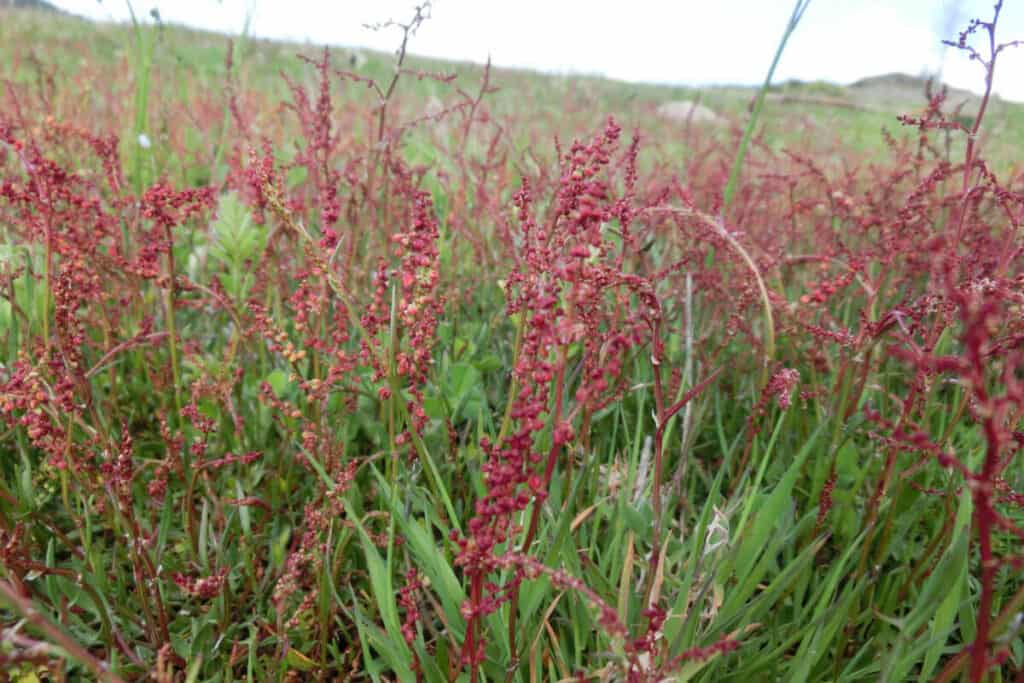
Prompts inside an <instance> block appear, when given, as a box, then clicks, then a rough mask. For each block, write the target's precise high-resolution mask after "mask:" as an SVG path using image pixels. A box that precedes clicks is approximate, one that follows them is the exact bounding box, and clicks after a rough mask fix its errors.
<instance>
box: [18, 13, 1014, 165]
mask: <svg viewBox="0 0 1024 683" xmlns="http://www.w3.org/2000/svg"><path fill="white" fill-rule="evenodd" d="M153 33H154V36H153V40H154V42H155V49H154V53H153V68H154V71H155V74H156V76H155V79H156V80H157V81H159V82H160V83H161V84H162V87H171V88H174V89H175V90H176V92H175V96H176V97H178V98H179V99H187V98H188V97H189V92H190V91H192V90H208V89H220V88H223V87H224V84H225V78H226V75H225V56H226V50H227V47H228V40H229V37H226V36H223V35H219V34H214V33H209V32H203V31H195V30H190V29H185V28H182V27H178V26H162V27H160V28H157V29H153ZM0 38H2V44H0V57H2V58H3V59H4V62H5V63H6V64H7V65H8V66H7V69H6V70H7V76H8V77H13V78H14V79H15V80H18V81H21V82H26V83H27V82H41V81H43V80H47V79H56V81H55V83H54V84H52V85H51V86H50V87H57V84H60V86H63V85H64V84H65V83H67V84H68V85H70V86H71V87H72V88H73V87H74V85H73V84H74V80H75V77H76V75H78V74H80V73H81V71H82V70H83V68H88V69H97V68H99V69H103V70H104V72H105V73H108V74H110V76H109V77H111V78H115V79H116V80H117V81H118V82H119V85H120V86H122V87H123V88H124V90H125V91H130V90H131V88H132V83H131V79H132V78H133V75H132V67H131V60H132V59H133V55H134V50H135V49H136V47H135V46H136V38H135V35H134V34H133V32H132V28H131V26H130V25H116V24H115V25H111V24H104V23H100V24H96V23H93V22H90V21H86V20H83V19H79V18H75V17H71V16H60V17H55V16H54V15H53V14H52V13H50V12H49V11H31V10H21V11H8V12H7V13H6V14H5V15H4V17H3V22H2V26H0ZM239 40H240V39H239V37H235V42H236V43H237V42H239ZM321 47H322V46H316V45H298V44H287V43H278V42H272V41H265V40H248V41H245V47H244V50H242V51H240V52H239V54H238V55H237V58H236V69H237V78H238V83H239V85H240V87H242V88H244V89H254V90H256V91H259V92H261V93H265V94H266V95H267V96H268V97H269V98H274V97H283V96H284V94H285V92H286V88H285V84H284V82H283V80H282V79H281V74H285V75H287V76H289V77H291V78H302V77H308V70H304V68H303V64H302V62H301V61H300V60H299V59H298V58H297V55H299V54H303V55H307V56H313V55H316V54H317V53H318V51H319V50H320V49H321ZM411 49H412V50H413V52H415V39H413V41H412V46H411ZM335 63H336V64H337V65H339V67H343V66H345V65H346V63H348V64H350V65H358V66H357V68H356V69H355V70H356V71H357V72H358V73H359V74H360V75H362V76H365V77H367V78H373V79H377V80H379V81H384V80H386V78H387V77H388V76H389V75H390V72H391V69H392V55H391V54H389V53H377V52H373V51H367V50H349V49H345V48H339V49H337V50H336V51H335ZM408 66H409V68H410V69H412V70H421V71H428V72H434V73H445V74H456V75H457V79H456V80H455V81H454V85H455V86H461V87H464V88H470V87H472V86H473V85H475V84H477V83H478V82H479V79H480V76H481V71H482V68H481V67H480V66H479V65H472V64H466V63H452V62H444V61H440V60H430V59H421V58H415V57H411V58H410V59H409V62H408ZM492 82H493V84H494V85H495V86H496V87H497V91H496V92H495V93H493V94H492V95H490V96H489V97H488V98H487V99H488V103H489V105H490V106H491V107H492V108H493V109H494V110H495V112H496V113H498V114H499V115H508V114H517V113H519V111H520V108H521V104H522V102H524V101H530V102H531V103H532V104H533V106H532V107H531V111H530V113H531V118H533V119H534V120H536V121H542V122H543V124H542V125H539V126H534V128H536V129H541V130H544V129H546V130H547V131H548V132H549V134H550V135H554V134H556V133H561V134H562V135H563V136H565V135H571V133H572V132H573V131H578V130H580V129H582V128H587V127H590V128H593V127H594V126H597V125H600V122H601V120H602V119H603V117H604V116H607V115H609V114H613V115H615V116H616V117H617V118H618V119H619V120H620V121H621V122H622V123H623V125H625V126H626V127H627V129H628V128H632V127H640V128H643V129H644V130H646V131H649V132H650V133H652V134H655V135H658V136H661V133H662V131H663V130H665V122H664V121H661V120H660V119H659V117H658V116H657V114H656V112H657V109H658V106H659V105H661V104H663V103H665V102H672V101H676V100H680V99H683V100H694V101H699V102H701V103H702V104H704V105H706V106H708V107H710V108H711V109H712V110H714V111H715V112H717V113H719V114H721V115H722V116H723V119H724V120H723V125H721V126H717V127H712V129H711V130H710V131H705V133H708V134H712V135H728V132H729V128H730V127H742V126H743V125H744V123H745V119H746V116H747V115H748V107H749V105H750V103H751V101H752V99H753V97H754V95H755V90H754V89H753V88H745V87H743V88H738V87H729V86H722V87H706V88H687V87H676V86H660V85H645V84H632V83H623V82H618V81H613V80H609V79H604V78H598V77H592V76H551V75H545V74H540V73H536V72H530V71H522V70H510V69H495V70H494V74H493V78H492ZM61 90H64V88H63V87H61ZM451 90H452V88H450V87H445V86H444V85H443V84H439V83H436V82H432V81H430V80H420V81H416V80H414V79H408V81H407V82H406V83H405V84H404V87H403V94H404V95H405V98H406V99H407V101H408V103H409V104H410V106H413V107H416V106H425V104H426V102H427V101H429V100H430V99H431V98H440V99H441V101H442V102H444V101H445V99H446V98H447V97H448V95H450V93H451ZM448 99H451V98H448ZM977 100H978V98H977V97H976V96H973V97H972V96H969V95H967V94H965V93H954V95H953V96H951V97H950V110H952V108H953V107H954V106H955V105H957V104H959V103H961V102H968V105H967V106H966V107H965V109H964V112H965V113H967V114H969V113H970V112H971V111H976V109H977ZM926 103H927V101H926V98H925V81H924V80H923V79H920V78H915V77H909V76H902V75H899V74H894V75H889V76H881V77H878V78H876V79H865V80H864V81H863V82H861V83H858V84H854V85H853V86H851V87H842V86H838V85H834V84H819V83H799V82H790V83H786V84H781V85H778V86H776V87H775V88H774V89H773V97H772V98H771V99H770V101H769V104H770V109H769V114H770V116H768V117H766V120H765V123H764V129H763V130H764V137H765V139H766V140H769V141H771V144H774V145H777V146H782V145H786V144H789V143H792V142H794V141H797V140H805V139H806V138H807V137H808V135H810V136H811V137H812V138H813V139H815V140H818V141H820V142H821V144H822V146H823V148H827V147H828V146H830V145H833V144H834V143H835V142H836V141H837V140H842V141H843V144H844V145H852V146H854V147H856V148H859V149H863V150H866V151H870V152H881V151H882V150H884V148H885V143H884V139H883V137H882V135H881V131H882V129H883V128H885V129H888V130H889V131H891V132H892V133H893V134H894V135H896V136H897V137H903V136H904V135H906V133H905V131H903V130H901V126H900V125H899V123H898V122H897V121H896V116H897V115H898V114H904V113H916V112H918V111H920V110H921V109H922V108H923V107H924V105H925V104H926ZM55 113H56V114H59V113H60V112H55ZM989 117H990V118H989V126H988V128H987V130H986V132H985V134H986V136H987V138H993V139H998V140H1000V144H998V145H993V146H992V149H991V150H990V158H991V159H992V161H993V163H996V164H997V165H1001V166H1005V165H1010V164H1015V163H1019V159H1018V158H1017V157H1016V156H1015V155H1013V154H1012V152H1011V150H1013V149H1016V148H1018V147H1019V146H1020V145H1021V144H1024V104H1017V103H1007V102H1002V101H999V100H998V99H996V100H995V101H994V103H993V105H992V107H991V109H990V112H989ZM670 128H671V127H670ZM675 128H676V129H677V130H676V132H678V128H679V126H675ZM665 133H666V134H667V136H669V137H678V135H672V133H673V131H672V130H665ZM668 149H669V151H671V152H672V153H674V154H676V153H677V154H679V155H680V156H683V155H685V150H683V149H682V148H674V147H671V146H670V147H669V148H668Z"/></svg>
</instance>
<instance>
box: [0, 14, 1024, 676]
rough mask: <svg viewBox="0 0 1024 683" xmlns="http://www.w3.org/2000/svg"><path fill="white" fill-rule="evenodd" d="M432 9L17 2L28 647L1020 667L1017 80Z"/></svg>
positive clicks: (100, 662) (201, 657)
mask: <svg viewBox="0 0 1024 683" xmlns="http://www.w3.org/2000/svg"><path fill="white" fill-rule="evenodd" d="M427 10H428V8H427V7H426V6H423V7H420V8H418V9H417V11H416V13H415V15H414V16H413V17H412V18H411V19H409V20H408V21H407V22H405V23H395V24H391V25H388V26H386V27H382V30H393V31H396V32H397V36H398V38H399V39H400V43H401V46H402V47H401V49H400V50H399V52H398V55H397V57H384V56H379V55H373V54H369V55H365V57H366V61H365V63H362V62H361V61H360V58H358V57H353V55H351V54H347V53H331V52H328V51H326V50H324V51H323V52H319V53H316V54H305V55H303V56H301V57H295V56H292V55H291V52H290V50H294V48H289V47H287V46H283V45H276V44H270V43H266V42H263V41H258V40H252V39H246V40H245V41H240V45H241V44H243V42H244V49H241V47H239V46H236V45H234V44H233V43H232V42H231V41H228V40H227V39H225V38H216V37H213V36H210V35H206V34H199V33H195V32H187V31H183V30H181V29H176V28H174V27H168V26H161V25H156V26H152V25H147V24H143V23H139V24H137V25H135V26H134V27H133V28H131V29H129V28H126V27H110V26H100V27H98V28H97V29H96V31H95V33H90V32H89V31H88V30H87V29H86V28H85V27H86V26H87V25H85V24H83V23H81V22H79V21H77V20H74V19H72V18H68V17H57V16H53V15H46V16H45V20H44V19H43V18H42V17H43V16H44V15H40V14H38V13H34V12H27V11H19V12H13V11H4V12H2V13H0V35H2V36H3V37H4V38H5V40H4V41H3V42H2V44H0V56H2V58H3V59H4V60H5V61H4V65H5V66H4V67H3V68H4V71H3V76H4V89H3V92H2V96H0V99H2V102H3V106H2V107H0V622H2V625H3V630H2V631H0V667H2V672H3V676H4V677H6V678H7V679H11V680H19V681H26V680H42V679H47V678H48V679H52V680H107V681H132V680H155V681H161V682H167V683H171V682H177V681H199V680H202V681H234V680H244V681H296V680H339V679H341V680H343V679H349V678H351V679H354V680H366V679H369V680H374V681H383V680H401V681H410V682H411V681H432V682H433V681H471V682H475V681H483V680H487V681H494V680H497V681H509V682H511V681H523V682H526V681H530V682H531V683H532V682H533V681H539V680H551V681H560V680H572V679H581V680H601V681H618V680H624V681H663V680H675V681H689V680H695V681H696V680H703V681H738V680H778V681H878V680H884V681H894V682H895V681H908V680H914V681H928V680H940V681H952V680H967V681H971V682H972V683H981V681H1010V680H1021V677H1022V675H1024V674H1022V673H1021V672H1022V671H1024V637H1022V634H1021V626H1022V618H1021V614H1024V582H1022V581H1021V572H1020V569H1021V565H1022V563H1024V553H1022V542H1024V493H1021V491H1024V481H1022V468H1021V455H1020V452H1019V451H1020V450H1021V447H1022V446H1024V426H1022V417H1024V384H1022V377H1024V375H1022V361H1024V358H1022V344H1024V324H1022V320H1024V319H1022V316H1021V312H1022V308H1021V307H1022V305H1024V278H1022V276H1021V273H1022V272H1024V271H1022V269H1021V266H1022V261H1024V246H1022V243H1021V222H1022V220H1024V174H1022V172H1021V170H1020V169H1019V166H1016V165H1014V164H1015V163H1019V154H1020V149H1021V142H1022V141H1021V140H1020V138H1019V137H1015V136H1020V135H1022V133H1021V130H1024V128H1021V127H1017V128H1014V124H1013V122H1014V121H1019V120H1020V119H1019V117H1020V116H1021V114H1020V109H1019V107H1015V106H1013V105H1009V104H1006V103H997V102H995V101H994V100H992V99H991V98H990V97H989V96H988V94H987V93H986V95H985V96H984V97H983V98H982V99H981V100H980V101H979V102H978V103H976V104H977V109H976V110H974V113H973V114H971V115H970V116H968V117H965V115H964V111H963V110H958V109H957V107H956V106H951V105H949V104H947V102H946V93H945V92H944V91H942V90H939V89H936V90H935V91H934V92H929V97H928V101H927V103H926V104H924V105H923V106H921V105H915V106H909V107H907V108H906V109H903V110H900V111H883V110H876V109H874V108H873V107H875V106H877V105H874V104H873V105H872V106H871V107H866V106H865V107H845V106H836V103H835V102H834V101H833V100H835V99H836V98H839V99H842V98H844V97H848V96H849V90H852V89H840V90H839V91H833V90H827V91H823V90H822V88H821V87H819V86H814V85H813V84H812V85H811V86H807V87H803V88H799V87H796V86H794V85H792V84H788V85H785V86H782V87H780V88H768V87H766V88H765V90H764V93H763V94H764V95H765V100H764V107H765V109H764V113H763V115H762V117H761V118H760V119H756V120H755V119H754V118H753V117H751V118H749V119H748V118H747V117H748V116H749V113H748V112H747V111H746V107H747V104H748V102H749V98H750V95H751V94H752V91H750V90H746V91H735V90H729V89H721V90H709V91H707V92H705V93H703V94H701V98H700V99H701V101H702V103H704V104H708V105H710V106H712V107H714V108H716V109H717V110H718V111H719V112H720V113H721V114H722V115H723V116H724V121H725V123H724V124H710V123H700V122H697V121H694V120H687V121H673V120H670V119H666V118H663V117H661V116H659V115H658V111H657V107H658V105H659V104H661V103H663V102H665V101H668V100H672V99H678V98H680V97H683V96H685V97H687V98H694V97H695V96H696V93H693V92H683V91H681V90H679V89H669V88H659V87H655V86H627V85H625V84H620V83H612V82H608V81H603V80H600V79H559V78H544V77H540V76H537V75H534V74H527V73H525V72H512V71H500V70H496V69H491V68H490V66H489V65H488V66H486V67H465V68H462V67H457V68H456V69H455V70H453V69H452V66H451V65H446V64H442V63H439V62H428V61H424V60H417V59H414V58H412V57H411V56H408V55H407V54H406V46H407V44H408V41H409V40H410V38H411V37H413V34H414V33H415V30H416V28H417V27H418V26H419V24H420V23H421V22H422V21H424V20H426V18H427ZM998 13H999V6H997V7H996V11H995V16H994V17H993V18H992V19H991V20H990V21H975V22H972V23H971V24H970V25H969V26H968V27H967V28H966V29H965V31H964V33H963V34H962V35H961V36H960V37H959V40H955V41H953V43H952V44H953V46H954V47H957V48H959V49H961V50H964V51H965V52H966V53H967V55H968V56H969V57H970V58H972V59H973V60H975V61H976V62H977V63H979V64H980V65H981V67H982V69H983V70H982V71H980V72H979V80H982V79H983V80H984V82H986V84H987V85H989V86H990V85H991V75H992V72H993V69H995V68H996V61H997V56H998V55H999V54H1000V53H1001V52H1002V50H1004V49H1006V48H1007V47H1009V46H1010V45H1011V44H1000V43H999V42H998V41H997V40H996V36H995V32H996V23H997V19H998ZM30 31H38V32H39V34H38V35H39V36H44V38H39V37H37V38H36V41H37V42H36V43H35V44H36V45H43V44H45V45H47V46H48V49H47V50H46V51H45V53H44V52H43V51H42V50H40V49H35V50H33V48H31V47H28V46H29V41H30V36H31V35H33V34H31V33H29V32H30ZM40 41H42V42H40ZM139 55H142V57H144V59H143V60H142V61H139V60H138V56H139ZM129 63H131V64H135V65H137V66H138V67H139V68H137V69H130V68H127V65H128V64H129ZM775 96H778V98H776V97H775ZM794 97H795V99H793V98H794ZM785 98H790V99H788V100H787V99H785ZM822 98H825V99H826V100H827V101H825V100H823V99H822ZM526 101H531V102H535V103H536V104H535V105H531V107H529V108H527V107H525V106H524V104H523V103H524V102H526ZM897 115H901V117H900V119H899V120H897V118H896V117H897ZM748 122H749V125H747V124H748ZM883 125H884V126H885V128H884V129H883V128H882V126H883ZM744 129H746V130H748V131H749V135H748V136H744ZM986 130H992V131H994V132H992V133H989V134H986V132H985V131H986ZM142 136H144V137H145V140H143V138H142ZM745 139H746V140H749V146H748V148H747V152H746V155H745V157H743V156H742V155H740V156H739V158H741V159H743V160H742V163H740V164H739V165H738V166H737V165H735V164H734V160H735V159H737V158H738V155H737V150H738V149H739V148H740V147H741V145H742V142H743V140H745ZM990 152H991V153H992V156H991V157H990V156H989V153H990ZM734 168H738V170H737V171H735V172H733V169H734ZM730 177H732V178H733V180H732V181H730ZM727 187H732V188H734V191H732V192H727ZM726 208H728V211H725V209H726ZM712 254H714V258H713V259H712V258H709V257H710V255H712Z"/></svg>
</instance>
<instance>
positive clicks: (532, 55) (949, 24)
mask: <svg viewBox="0 0 1024 683" xmlns="http://www.w3.org/2000/svg"><path fill="white" fill-rule="evenodd" d="M51 1H53V2H54V4H56V5H59V6H60V7H62V8H64V9H66V10H69V11H71V12H74V13H77V14H82V15H86V16H90V17H93V18H97V19H107V20H110V19H114V20H125V19H127V18H128V6H127V2H126V0H102V2H99V1H98V0H51ZM414 4H415V3H414V2H412V1H410V0H163V1H162V2H161V1H159V0H132V5H133V7H134V9H135V11H136V14H139V15H145V14H148V12H149V10H150V9H151V8H152V7H154V6H155V7H158V8H159V10H160V14H161V16H162V17H163V19H164V20H165V21H170V22H175V23H183V24H189V25H192V26H197V27H202V28H207V29H212V30H217V31H223V32H227V33H238V32H240V31H241V29H242V26H243V25H244V23H245V17H246V13H247V12H250V11H251V12H252V24H251V32H252V33H253V34H255V35H258V36H262V37H268V38H287V39H293V40H299V41H309V42H311V43H314V44H317V45H322V44H329V45H340V46H361V47H368V48H376V49H382V50H391V49H394V47H395V46H396V35H395V33H394V31H393V30H392V31H379V32H374V31H370V30H367V29H366V28H364V27H363V24H366V23H375V22H381V21H384V20H387V19H397V20H402V19H407V18H408V17H410V16H411V8H412V6H413V5H414ZM433 4H434V6H433V10H432V16H431V18H430V19H429V21H427V22H426V23H425V24H424V25H423V27H422V28H421V29H420V31H419V33H418V34H417V35H416V37H415V38H414V39H413V41H412V44H411V51H412V52H414V53H417V54H421V55H427V56H432V57H442V58H449V59H457V60H467V61H476V62H483V61H484V60H486V59H487V56H488V55H490V56H491V58H492V60H493V62H494V63H495V64H496V65H500V66H520V67H528V68H535V69H541V70H544V71H553V72H560V73H588V74H603V75H605V76H608V77H611V78H617V79H622V80H627V81H648V82H659V83H681V84H691V85H705V84H714V83H737V84H756V83H758V82H760V81H761V80H762V79H763V78H764V73H765V71H766V70H767V68H768V65H769V64H770V62H771V58H772V55H773V53H774V50H775V46H776V44H777V42H778V38H779V36H780V34H781V31H782V29H783V27H784V26H785V23H786V21H787V19H788V17H789V15H790V12H791V11H792V6H793V1H792V0H710V1H709V0H627V1H626V2H620V1H616V0H512V1H509V0H504V1H501V2H499V1H497V0H435V2H434V3H433ZM992 4H993V0H812V2H811V5H810V8H809V9H808V10H807V12H806V14H805V15H804V20H803V23H802V24H801V25H800V27H799V29H797V32H796V33H795V34H794V36H793V38H792V39H791V41H790V44H789V46H788V48H787V51H786V53H785V54H784V55H783V58H782V62H781V63H780V64H779V68H778V71H777V72H776V80H785V79H789V78H799V79H803V80H812V79H823V80H831V81H836V82H839V83H850V82H852V81H855V80H857V79H859V78H863V77H865V76H872V75H877V74H882V73H888V72H893V71H902V72H906V73H910V74H914V75H919V74H922V73H924V72H925V71H926V70H930V71H935V70H937V69H938V68H939V66H940V65H942V74H943V78H944V79H945V80H946V81H947V82H948V83H950V84H951V85H954V86H957V87H963V88H968V89H971V90H975V91H977V90H979V89H980V88H981V87H982V86H983V75H982V72H981V68H980V66H979V65H978V64H976V63H972V62H970V61H969V60H967V58H966V57H965V56H963V55H962V54H960V53H958V52H956V51H955V50H948V51H946V52H945V59H943V55H944V51H943V49H942V46H941V44H940V39H941V38H943V37H947V38H955V35H956V33H957V31H958V30H959V29H960V28H961V27H962V26H963V25H964V24H965V22H966V19H967V18H969V17H981V18H983V19H989V18H990V17H991V14H992ZM999 29H1000V30H999V34H997V39H999V38H1001V39H1002V40H1003V41H1009V40H1014V39H1024V2H1020V1H1018V0H1010V1H1009V2H1007V3H1006V7H1004V9H1003V14H1002V17H1001V19H1000V26H999ZM1000 59H1001V60H1003V61H1002V65H1001V66H1000V67H999V68H997V70H996V82H995V90H996V91H997V92H999V93H1000V94H1001V95H1002V96H1003V97H1006V98H1007V99H1014V100H1019V101H1024V48H1016V49H1012V50H1010V51H1007V52H1004V53H1003V55H1001V56H1000Z"/></svg>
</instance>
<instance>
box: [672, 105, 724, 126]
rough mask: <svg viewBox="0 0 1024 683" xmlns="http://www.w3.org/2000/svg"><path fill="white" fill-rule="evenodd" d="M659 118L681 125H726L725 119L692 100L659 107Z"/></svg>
mask: <svg viewBox="0 0 1024 683" xmlns="http://www.w3.org/2000/svg"><path fill="white" fill-rule="evenodd" d="M657 113H658V116H660V117H661V118H663V119H667V120H669V121H676V122H679V123H687V122H691V123H710V124H718V123H724V122H725V119H723V118H722V117H721V116H719V115H718V114H716V113H715V112H714V110H713V109H711V108H710V107H705V106H704V105H703V104H700V103H699V102H694V101H692V100H676V101H674V102H665V103H663V104H661V105H659V106H658V109H657Z"/></svg>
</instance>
